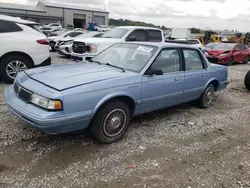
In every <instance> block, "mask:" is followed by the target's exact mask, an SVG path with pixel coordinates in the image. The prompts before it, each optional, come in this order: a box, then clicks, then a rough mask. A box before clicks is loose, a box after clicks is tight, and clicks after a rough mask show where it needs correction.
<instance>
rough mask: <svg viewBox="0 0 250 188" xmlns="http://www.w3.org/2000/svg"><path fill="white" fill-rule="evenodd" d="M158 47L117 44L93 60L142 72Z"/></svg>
mask: <svg viewBox="0 0 250 188" xmlns="http://www.w3.org/2000/svg"><path fill="white" fill-rule="evenodd" d="M157 49H158V47H156V46H151V45H140V44H115V45H113V46H111V47H110V48H108V49H107V50H104V51H103V52H101V53H100V54H98V55H97V56H95V57H94V58H93V59H92V60H93V61H97V62H100V63H103V64H106V63H109V64H111V65H114V66H117V67H121V68H123V69H125V70H129V71H133V72H137V73H139V72H141V71H142V69H143V68H144V67H145V65H147V63H148V61H149V60H150V59H151V58H152V56H153V55H154V54H155V52H156V51H157Z"/></svg>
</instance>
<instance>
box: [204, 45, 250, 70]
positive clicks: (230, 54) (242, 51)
mask: <svg viewBox="0 0 250 188" xmlns="http://www.w3.org/2000/svg"><path fill="white" fill-rule="evenodd" d="M205 55H206V56H207V58H208V60H209V61H210V62H211V63H218V64H223V65H232V64H233V63H236V62H237V63H248V61H249V60H250V50H249V48H247V47H246V46H245V45H243V44H237V43H221V44H220V45H218V46H215V47H214V48H213V49H208V50H206V52H205Z"/></svg>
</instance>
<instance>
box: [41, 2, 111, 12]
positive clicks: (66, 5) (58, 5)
mask: <svg viewBox="0 0 250 188" xmlns="http://www.w3.org/2000/svg"><path fill="white" fill-rule="evenodd" d="M39 2H41V3H42V4H44V5H45V6H46V7H52V8H53V7H54V8H65V9H72V10H83V11H91V12H92V11H94V12H102V13H109V12H107V11H105V10H103V9H99V8H92V7H86V6H81V5H73V4H70V3H52V2H49V1H46V0H41V1H39Z"/></svg>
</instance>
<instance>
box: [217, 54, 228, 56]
mask: <svg viewBox="0 0 250 188" xmlns="http://www.w3.org/2000/svg"><path fill="white" fill-rule="evenodd" d="M227 55H228V54H220V55H219V56H227Z"/></svg>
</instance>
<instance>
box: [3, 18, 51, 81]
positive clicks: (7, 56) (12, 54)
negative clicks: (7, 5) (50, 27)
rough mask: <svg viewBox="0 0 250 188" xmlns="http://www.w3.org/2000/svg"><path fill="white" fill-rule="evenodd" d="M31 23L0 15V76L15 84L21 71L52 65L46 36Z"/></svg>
mask: <svg viewBox="0 0 250 188" xmlns="http://www.w3.org/2000/svg"><path fill="white" fill-rule="evenodd" d="M31 25H32V24H31V22H30V21H26V20H22V19H20V18H14V17H10V16H4V15H0V76H1V77H3V79H4V80H5V81H6V82H9V83H11V82H13V80H14V79H15V76H16V74H17V73H18V72H19V71H22V70H26V69H29V68H33V67H37V66H46V65H50V64H51V57H50V53H49V42H48V40H47V38H46V36H45V35H44V34H42V33H40V32H38V31H37V30H35V29H33V28H32V26H31Z"/></svg>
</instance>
